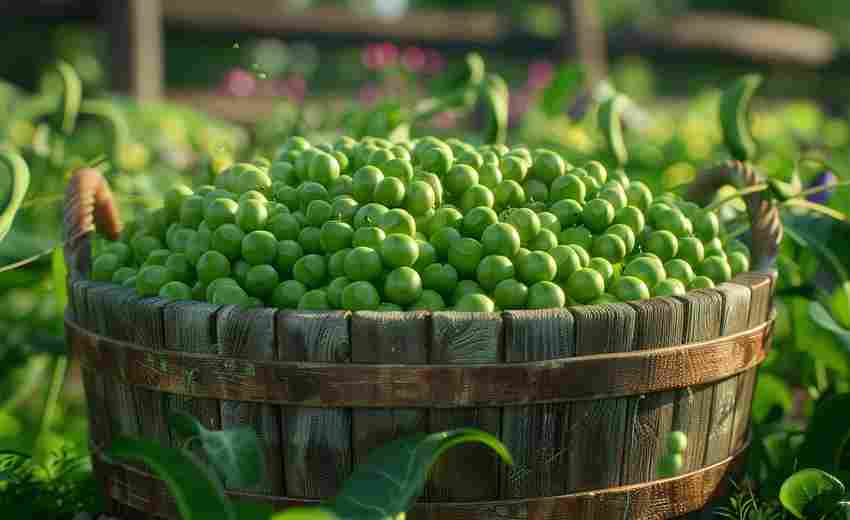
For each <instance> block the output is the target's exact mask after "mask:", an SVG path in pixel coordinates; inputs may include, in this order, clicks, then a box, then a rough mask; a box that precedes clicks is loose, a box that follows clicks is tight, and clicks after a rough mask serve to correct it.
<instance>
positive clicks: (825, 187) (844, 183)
mask: <svg viewBox="0 0 850 520" xmlns="http://www.w3.org/2000/svg"><path fill="white" fill-rule="evenodd" d="M842 186H850V181H841V182H836V183H835V184H826V185H823V186H815V187H814V188H809V189H807V190H803V191H801V192H800V193H798V194H797V197H808V196H809V195H816V194H818V193H820V192H823V191H831V190H834V189H835V188H840V187H842ZM797 197H794V198H797Z"/></svg>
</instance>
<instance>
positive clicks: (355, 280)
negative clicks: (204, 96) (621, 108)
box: [92, 136, 750, 312]
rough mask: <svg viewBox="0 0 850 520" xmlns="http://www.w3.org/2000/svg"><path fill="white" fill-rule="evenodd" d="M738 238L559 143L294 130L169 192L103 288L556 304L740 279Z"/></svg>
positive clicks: (262, 297) (413, 302)
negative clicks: (273, 146)
mask: <svg viewBox="0 0 850 520" xmlns="http://www.w3.org/2000/svg"><path fill="white" fill-rule="evenodd" d="M724 237H725V233H724V229H723V226H722V225H721V221H720V219H719V218H718V216H717V214H715V213H714V212H711V211H706V210H705V209H702V208H700V207H698V206H697V205H695V204H692V203H689V202H687V201H684V200H682V199H681V198H680V197H678V196H677V195H674V194H672V193H665V194H661V195H658V196H656V195H654V194H653V193H652V192H651V191H650V189H649V188H648V187H647V186H646V185H645V184H644V183H642V182H640V181H636V180H630V179H629V177H628V176H627V175H626V173H625V172H623V171H622V170H613V171H609V170H608V169H606V168H605V167H604V166H603V165H602V164H601V163H599V162H596V161H590V162H588V163H586V164H583V165H581V166H580V167H579V166H575V165H573V164H570V163H569V162H567V161H565V160H564V159H563V157H561V156H560V155H559V154H558V153H556V152H553V151H551V150H546V149H535V150H530V149H529V148H526V147H523V146H516V147H508V146H504V145H484V146H473V145H471V144H468V143H465V142H463V141H460V140H458V139H446V140H441V139H438V138H435V137H423V138H419V139H415V140H412V141H403V142H391V141H388V140H386V139H379V138H364V139H362V140H359V141H357V140H354V139H351V138H349V137H341V138H339V139H337V140H336V141H335V142H333V143H322V144H313V143H310V142H309V141H308V140H306V139H304V138H303V137H297V136H295V137H290V138H289V139H287V141H286V142H285V143H284V144H283V145H282V146H281V147H280V149H279V151H278V153H277V156H276V157H275V159H274V160H273V161H269V160H265V159H256V160H254V161H252V162H250V163H248V162H244V163H236V164H234V165H232V166H230V167H228V168H226V169H225V170H223V171H222V172H221V173H220V174H218V175H217V176H216V178H215V180H214V185H204V186H199V187H197V188H195V189H191V188H189V187H187V186H176V187H174V188H172V189H171V190H169V191H168V192H167V194H166V196H165V201H164V205H163V207H161V208H158V209H156V210H153V211H149V212H148V213H146V214H145V215H144V216H143V217H142V218H140V219H138V220H136V221H133V222H131V223H130V224H129V225H128V226H127V227H126V229H125V230H124V231H123V232H122V235H121V238H120V239H119V240H118V241H115V242H105V243H102V244H101V245H100V246H99V247H98V248H97V251H96V258H95V260H94V263H93V266H92V277H93V279H95V280H99V281H112V282H114V283H118V284H123V285H125V286H127V287H132V288H134V289H135V290H136V292H137V293H138V294H139V295H140V296H146V297H147V296H160V297H162V298H167V299H170V300H199V301H208V302H212V303H214V304H234V305H242V306H245V307H258V306H270V307H276V308H280V309H302V310H328V309H345V310H350V311H357V310H395V311H400V310H432V311H436V310H455V311H469V312H493V311H499V310H507V309H543V308H557V307H565V306H571V305H588V304H600V303H606V302H619V301H632V300H641V299H645V298H650V297H653V296H670V295H681V294H684V293H685V292H686V291H688V290H690V289H698V288H707V287H712V286H714V284H716V283H721V282H725V281H727V280H729V279H730V278H732V277H733V276H734V275H736V274H737V273H740V272H745V271H747V270H748V269H749V262H750V253H749V251H748V250H747V247H746V246H745V245H744V244H743V243H741V242H740V241H738V240H735V239H728V240H727V239H724Z"/></svg>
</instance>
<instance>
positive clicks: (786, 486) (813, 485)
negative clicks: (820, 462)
mask: <svg viewBox="0 0 850 520" xmlns="http://www.w3.org/2000/svg"><path fill="white" fill-rule="evenodd" d="M843 495H844V484H842V483H841V481H840V480H838V479H837V478H835V477H833V476H832V475H830V474H829V473H827V472H825V471H821V470H819V469H815V468H809V469H803V470H800V471H798V472H797V473H794V474H793V475H791V476H790V477H788V479H787V480H786V481H785V482H784V483H783V484H782V488H781V489H780V490H779V501H780V502H782V505H783V506H785V509H787V510H788V511H790V512H791V514H793V515H794V516H796V517H797V518H819V517H821V516H823V515H825V514H827V513H829V512H830V511H832V510H833V509H834V508H835V507H836V506H837V505H838V502H839V501H840V500H841V498H842V497H843Z"/></svg>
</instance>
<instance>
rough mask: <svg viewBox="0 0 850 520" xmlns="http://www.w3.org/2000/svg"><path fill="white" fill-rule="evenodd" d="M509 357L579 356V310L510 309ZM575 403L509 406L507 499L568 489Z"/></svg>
mask: <svg viewBox="0 0 850 520" xmlns="http://www.w3.org/2000/svg"><path fill="white" fill-rule="evenodd" d="M504 326H505V362H506V363H515V362H520V361H542V360H545V359H553V358H559V357H567V356H572V355H575V327H574V319H573V315H572V314H571V313H570V312H569V311H568V310H566V309H550V310H540V311H530V312H529V311H522V312H513V311H508V312H505V313H504ZM569 415H570V404H569V403H553V404H537V405H531V406H507V407H505V408H504V409H503V410H502V442H504V443H505V446H507V448H508V450H509V451H510V453H511V455H513V458H514V465H513V466H510V467H509V466H505V465H503V466H502V478H501V494H500V496H501V498H525V497H535V496H555V495H561V494H563V493H564V492H565V491H566V485H567V479H566V477H567V475H568V461H569V458H568V453H569V449H570V436H569V434H568V431H567V427H568V424H569Z"/></svg>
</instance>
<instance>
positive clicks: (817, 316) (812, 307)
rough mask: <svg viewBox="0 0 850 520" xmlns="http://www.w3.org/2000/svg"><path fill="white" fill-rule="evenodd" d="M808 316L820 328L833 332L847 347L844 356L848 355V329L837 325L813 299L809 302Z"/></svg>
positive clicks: (849, 335) (849, 339)
mask: <svg viewBox="0 0 850 520" xmlns="http://www.w3.org/2000/svg"><path fill="white" fill-rule="evenodd" d="M809 316H810V317H811V318H812V321H814V322H815V323H817V324H818V325H819V326H820V327H821V328H823V329H824V330H828V331H829V332H832V333H833V334H835V337H836V338H838V341H840V342H841V344H842V345H843V346H844V348H846V349H847V351H846V356H847V357H850V330H848V329H845V328H844V327H842V326H841V325H839V324H838V322H837V321H835V318H833V317H832V315H831V314H830V313H829V311H827V310H826V308H825V307H824V306H823V305H821V303H820V302H815V301H813V302H812V303H810V304H809Z"/></svg>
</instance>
